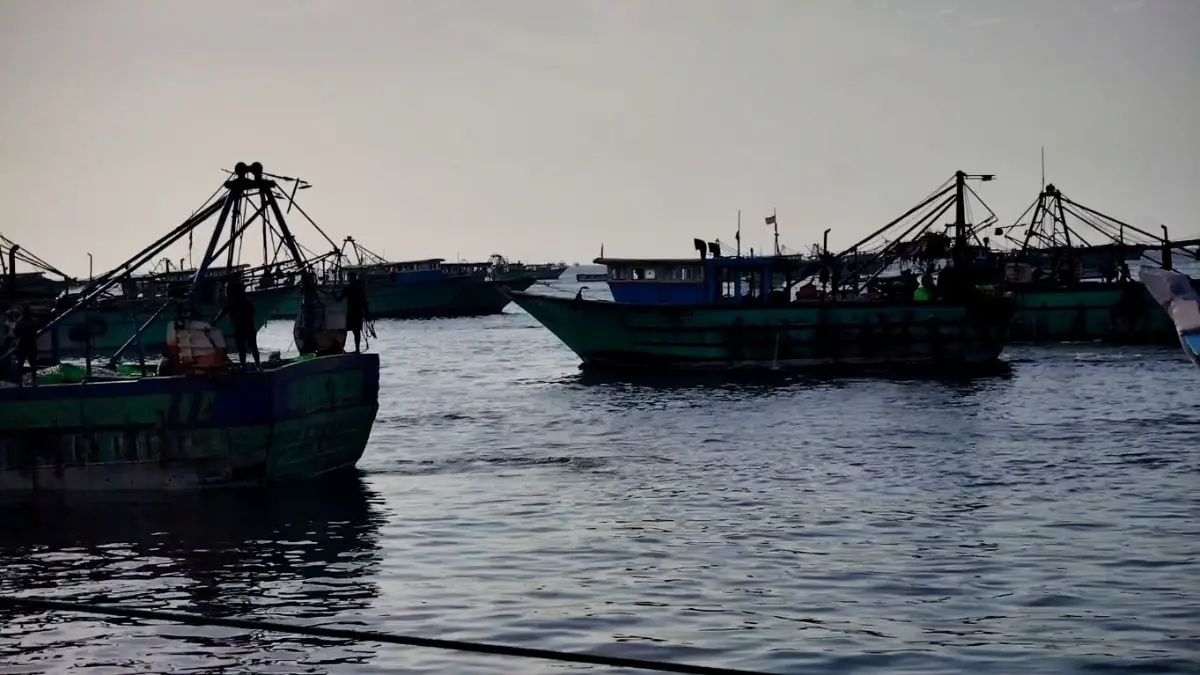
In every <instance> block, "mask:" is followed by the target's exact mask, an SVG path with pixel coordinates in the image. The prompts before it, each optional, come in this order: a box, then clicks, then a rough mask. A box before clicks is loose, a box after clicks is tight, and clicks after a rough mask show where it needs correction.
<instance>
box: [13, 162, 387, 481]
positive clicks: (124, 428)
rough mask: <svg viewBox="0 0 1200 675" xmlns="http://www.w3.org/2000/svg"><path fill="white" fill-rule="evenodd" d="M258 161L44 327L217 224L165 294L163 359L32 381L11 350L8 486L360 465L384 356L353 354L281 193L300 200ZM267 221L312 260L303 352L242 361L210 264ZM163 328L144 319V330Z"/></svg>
mask: <svg viewBox="0 0 1200 675" xmlns="http://www.w3.org/2000/svg"><path fill="white" fill-rule="evenodd" d="M273 178H274V177H273V176H270V175H269V174H265V173H264V172H263V171H262V167H261V165H259V164H258V163H257V162H256V163H254V164H251V165H246V164H243V163H240V162H239V163H238V165H237V166H236V167H235V170H234V172H233V175H232V176H231V177H230V179H229V180H228V181H226V183H225V184H224V189H223V190H222V191H221V192H219V193H218V194H217V195H214V197H213V199H212V200H210V202H208V203H207V204H206V205H205V206H203V207H202V208H201V209H200V210H199V211H197V212H196V214H195V215H194V216H193V217H191V218H189V219H188V220H187V221H185V222H184V223H183V224H182V225H181V226H180V227H178V228H176V229H175V230H173V231H172V232H171V233H168V234H167V235H166V236H164V237H163V238H162V239H160V240H159V241H158V242H156V243H155V244H154V245H152V246H151V247H150V248H148V249H146V250H144V251H142V252H141V253H139V254H138V255H137V256H134V257H133V258H131V259H130V260H129V261H127V262H126V263H125V264H124V265H122V266H120V267H119V268H117V269H116V270H114V271H113V273H111V274H109V275H106V278H105V279H103V280H102V281H98V282H96V283H94V284H92V285H90V286H89V287H88V288H87V289H86V290H85V291H84V293H83V294H82V297H81V299H80V300H79V302H78V303H76V304H75V305H73V306H72V307H70V308H68V309H66V310H64V311H62V312H60V313H59V314H57V315H56V316H55V317H53V318H52V319H51V321H50V322H49V323H48V324H47V325H45V326H44V327H42V328H41V332H42V333H43V334H44V333H46V332H49V331H52V330H53V329H54V328H55V326H56V325H57V324H59V323H61V322H64V321H67V320H69V319H70V317H71V316H73V315H75V314H77V313H80V312H83V311H85V309H86V308H87V307H88V306H89V305H90V303H91V302H93V301H95V300H96V299H97V298H99V297H101V296H102V295H103V294H104V293H105V292H106V291H108V290H109V289H111V288H112V287H113V286H115V285H116V284H118V283H120V282H121V281H122V280H123V279H126V278H128V277H129V276H130V274H131V273H132V271H133V270H136V269H137V268H139V267H141V266H142V265H144V264H145V263H146V262H147V261H149V260H152V259H155V258H156V257H157V256H158V255H159V254H160V253H161V252H162V251H163V250H165V249H166V248H167V247H169V246H170V245H171V244H173V243H174V242H176V241H178V240H179V239H180V238H181V237H183V236H186V235H188V234H189V233H191V232H193V231H194V230H196V229H197V228H198V227H199V226H200V225H201V224H203V223H204V222H206V221H208V220H210V219H212V218H213V217H214V216H215V217H216V224H215V227H214V229H213V232H212V235H211V238H210V239H209V242H208V246H207V249H206V252H205V255H204V257H203V259H202V262H201V263H200V264H199V265H198V266H197V269H196V271H195V274H194V276H193V280H192V284H191V287H190V288H189V289H187V292H186V293H185V294H183V295H182V296H180V297H171V298H169V299H167V301H166V303H165V304H164V311H163V312H162V315H165V316H168V317H170V323H169V324H168V327H167V330H166V331H165V332H166V335H165V340H164V342H165V353H164V356H163V358H162V359H161V360H160V361H159V363H158V365H157V366H156V367H155V366H149V367H147V366H146V365H145V364H138V365H124V364H117V363H115V362H109V363H108V364H106V366H105V367H99V366H96V365H95V364H93V363H92V362H91V361H90V360H88V361H87V362H85V364H84V366H83V367H82V368H79V367H75V368H67V367H63V368H62V369H60V370H59V371H58V372H57V373H51V374H49V375H45V376H39V377H38V378H36V379H34V378H33V377H29V376H26V377H25V378H22V377H21V375H20V373H15V372H13V369H12V367H13V360H12V358H11V357H12V355H13V350H11V349H10V350H8V351H7V353H6V354H5V359H4V361H3V365H4V366H5V368H6V369H7V371H8V372H7V376H8V377H7V378H6V382H5V383H4V384H3V385H0V492H20V493H28V492H55V491H92V490H163V489H188V488H202V487H216V486H263V485H266V484H271V483H275V482H280V481H290V480H298V479H305V478H311V477H314V476H318V475H323V474H327V473H331V472H336V471H342V470H348V469H352V468H353V467H354V466H355V464H356V463H357V461H358V459H359V458H360V457H361V455H362V453H363V450H364V448H365V447H366V443H367V440H368V438H369V436H370V433H371V428H372V425H373V423H374V419H375V414H376V411H377V410H378V390H379V359H378V356H376V355H374V354H358V353H354V354H347V353H344V344H345V337H346V335H345V330H344V323H343V322H342V317H340V316H339V314H338V312H337V311H336V309H335V308H332V307H331V306H328V305H324V304H323V303H322V302H321V300H320V298H319V289H318V288H317V285H316V283H315V275H314V274H312V273H311V272H309V271H308V270H307V269H306V265H305V263H304V256H303V254H302V253H301V250H300V248H299V246H298V244H297V243H296V241H295V239H294V237H293V236H292V234H291V232H290V230H289V229H288V226H287V224H286V221H285V220H284V215H283V211H282V209H281V208H280V205H279V200H281V199H288V200H289V201H290V197H289V196H288V194H287V193H286V192H283V191H282V190H280V189H279V187H278V185H277V183H276V182H275V180H273ZM255 221H261V223H262V224H263V225H264V226H269V227H271V228H274V229H276V230H277V231H278V232H279V233H280V238H281V240H282V243H283V247H284V248H285V249H286V251H287V253H288V254H289V257H290V258H291V259H292V260H293V261H294V262H295V263H296V265H297V268H298V269H300V270H302V271H303V273H302V274H301V290H302V293H303V298H304V301H303V303H302V311H301V317H300V318H299V319H298V320H297V322H296V326H295V337H296V344H297V346H298V347H299V351H300V356H298V357H296V358H291V359H268V360H267V362H266V363H264V364H263V365H262V366H261V367H255V366H248V365H239V364H234V363H232V362H231V361H230V360H229V357H228V355H227V352H226V347H225V335H224V334H223V332H222V331H221V330H220V329H218V328H216V327H215V326H213V325H212V324H211V323H210V320H211V316H210V315H208V314H207V312H206V311H199V310H198V309H197V308H198V307H200V305H199V304H198V301H199V300H200V299H201V297H202V296H203V294H204V293H206V292H207V289H210V288H211V283H212V277H211V276H210V274H209V272H210V270H211V269H212V267H213V263H214V262H215V261H216V260H217V256H218V255H219V253H220V251H221V250H223V247H222V245H221V242H222V240H223V239H224V238H226V237H227V240H226V246H229V245H232V243H233V242H235V241H237V240H238V239H239V238H240V237H241V235H242V233H243V232H244V231H245V229H246V227H247V226H249V225H250V224H252V223H254V222H255ZM152 329H154V325H153V323H152V322H147V323H144V324H143V325H142V327H141V329H140V330H139V332H138V334H135V336H133V339H131V341H130V342H131V343H132V342H135V341H137V340H138V339H139V338H140V336H141V333H142V332H144V331H147V330H152Z"/></svg>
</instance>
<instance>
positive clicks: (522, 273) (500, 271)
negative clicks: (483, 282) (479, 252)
mask: <svg viewBox="0 0 1200 675" xmlns="http://www.w3.org/2000/svg"><path fill="white" fill-rule="evenodd" d="M489 260H490V262H491V263H492V267H493V276H494V277H495V279H496V280H497V281H507V280H513V279H532V280H534V281H554V280H555V279H557V278H559V277H561V276H562V273H563V272H565V271H566V269H567V264H566V263H562V262H558V263H537V264H527V263H523V262H521V261H519V260H518V261H517V262H509V260H508V259H507V258H505V257H504V256H502V255H500V254H499V253H493V254H492V256H491V258H489Z"/></svg>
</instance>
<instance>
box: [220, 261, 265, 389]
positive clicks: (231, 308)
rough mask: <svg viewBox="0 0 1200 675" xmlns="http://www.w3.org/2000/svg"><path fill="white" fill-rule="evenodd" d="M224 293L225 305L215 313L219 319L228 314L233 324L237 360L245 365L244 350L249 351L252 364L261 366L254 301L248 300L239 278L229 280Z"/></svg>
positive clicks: (257, 366) (248, 297)
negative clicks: (252, 360)
mask: <svg viewBox="0 0 1200 675" xmlns="http://www.w3.org/2000/svg"><path fill="white" fill-rule="evenodd" d="M226 295H227V298H226V300H225V307H224V308H222V309H221V312H220V313H219V314H217V319H216V320H217V321H220V320H221V317H222V316H225V315H226V314H228V315H229V322H230V323H231V324H233V341H234V343H235V344H236V345H237V351H238V360H239V361H241V364H242V365H243V366H245V365H246V352H247V351H249V352H250V356H252V357H253V358H254V366H255V367H256V368H262V364H261V363H260V361H259V354H258V329H257V328H256V327H255V325H254V303H252V302H250V296H249V295H247V294H246V287H245V286H243V285H242V282H241V280H240V279H234V280H233V281H230V282H229V285H228V287H227V290H226Z"/></svg>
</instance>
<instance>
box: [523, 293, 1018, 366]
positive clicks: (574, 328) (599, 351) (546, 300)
mask: <svg viewBox="0 0 1200 675" xmlns="http://www.w3.org/2000/svg"><path fill="white" fill-rule="evenodd" d="M512 297H513V300H514V301H515V302H516V303H517V304H518V305H519V306H520V307H521V308H523V309H524V310H525V311H527V312H529V313H530V314H531V315H532V316H533V317H534V318H535V319H536V320H538V321H539V322H540V323H541V324H542V325H543V326H545V327H546V328H547V329H549V330H550V332H552V333H554V335H555V336H557V337H558V338H559V339H560V340H562V342H563V343H564V344H566V345H567V347H569V348H570V349H571V350H572V351H573V352H575V353H576V354H577V355H578V356H579V357H580V359H581V360H582V361H583V365H584V366H585V367H589V366H590V367H597V368H612V369H623V368H645V369H664V370H673V369H699V368H713V369H729V368H740V367H781V368H790V367H797V368H799V367H826V366H839V365H841V366H866V367H871V366H881V367H897V366H937V365H951V364H964V365H988V364H994V363H995V362H996V361H997V359H998V357H999V356H1000V352H1001V351H1002V350H1003V348H1004V345H1005V343H1006V342H1007V339H1008V326H1009V324H1010V319H1011V302H1010V301H1008V300H1006V299H1001V298H989V299H986V301H984V302H985V303H986V306H985V305H980V306H977V307H976V308H974V309H968V308H966V307H963V306H960V305H945V304H940V303H905V304H896V303H876V302H861V303H860V302H842V303H811V304H793V305H786V306H779V307H770V306H745V305H742V306H734V305H726V306H693V307H682V306H661V305H659V306H654V305H637V304H622V303H614V302H602V301H594V300H571V299H565V298H559V297H551V296H542V295H534V294H529V293H513V294H512Z"/></svg>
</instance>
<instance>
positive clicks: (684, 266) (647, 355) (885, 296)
mask: <svg viewBox="0 0 1200 675" xmlns="http://www.w3.org/2000/svg"><path fill="white" fill-rule="evenodd" d="M991 178H992V176H990V175H986V176H985V175H970V174H966V173H964V172H961V171H960V172H957V173H956V174H955V176H954V177H953V178H952V179H951V180H950V181H947V182H946V183H945V184H943V187H942V188H940V189H939V190H937V191H935V192H934V193H933V194H932V195H931V196H930V197H928V198H926V199H925V200H924V201H922V202H921V203H920V204H918V205H917V206H915V207H913V208H912V209H910V210H909V211H908V212H906V213H905V214H904V215H902V216H901V217H899V218H897V219H896V220H893V221H892V222H891V223H889V224H887V225H885V226H884V227H883V228H881V229H879V230H878V231H877V232H875V233H873V234H872V235H871V236H869V237H867V238H866V239H864V240H863V241H861V242H858V243H857V244H855V245H854V246H852V247H850V248H849V249H847V250H846V251H844V252H842V253H839V254H836V255H834V254H830V253H829V252H828V247H827V245H826V247H825V250H824V251H823V255H822V256H820V257H819V258H817V259H815V260H814V259H813V258H811V257H806V256H800V255H772V256H750V257H743V256H741V255H740V251H739V252H737V254H736V255H734V256H732V257H728V256H725V255H722V252H721V247H720V245H719V244H718V243H717V242H705V241H703V240H700V239H697V240H695V241H694V242H693V243H694V245H695V248H696V250H697V252H698V254H699V256H698V257H697V258H691V259H617V258H601V259H597V260H596V262H597V263H598V264H604V265H607V266H608V269H609V279H610V283H609V286H610V288H611V290H612V292H613V297H614V301H612V302H608V301H603V300H591V299H584V298H583V297H582V293H580V294H577V295H576V296H575V297H574V298H573V299H572V298H566V297H554V296H549V295H535V294H530V293H521V292H513V293H511V295H512V297H513V299H514V301H515V302H516V303H517V304H518V305H519V306H520V307H521V308H522V309H524V310H525V311H527V312H528V313H529V314H530V315H532V316H533V317H534V319H536V320H537V321H538V322H540V323H541V324H542V325H543V326H545V327H546V328H547V329H548V330H550V332H552V333H554V335H555V336H557V337H558V338H559V339H560V340H561V341H562V342H563V343H564V344H566V346H567V347H569V348H570V349H571V350H572V351H573V352H575V354H577V355H578V356H579V358H580V359H581V360H582V366H583V367H585V368H595V369H613V370H620V369H655V370H658V369H662V370H675V369H705V368H708V369H734V368H764V367H765V368H792V367H795V368H804V367H830V366H832V367H838V366H849V367H867V368H887V369H890V368H906V367H933V368H952V369H957V370H962V369H964V368H969V367H974V366H979V367H985V368H986V367H987V366H992V365H995V364H997V363H998V359H999V356H1000V353H1001V351H1002V350H1003V348H1004V345H1005V343H1006V342H1007V338H1008V327H1009V324H1010V320H1011V316H1012V303H1011V300H1010V299H1008V298H1006V297H1003V296H1001V295H997V294H996V293H995V292H991V291H987V290H981V289H979V288H977V284H976V283H975V279H974V277H975V276H976V274H977V270H976V268H975V267H974V258H973V256H974V253H975V252H977V251H978V250H981V249H984V248H986V245H984V246H972V245H971V242H970V240H969V237H970V234H971V232H972V231H973V230H972V228H971V226H970V225H968V223H967V222H966V205H967V194H968V190H969V188H968V187H967V181H968V180H991ZM950 209H954V213H955V221H954V223H953V224H952V225H950V226H947V229H948V230H950V232H949V234H947V233H945V232H937V231H936V230H935V229H934V224H935V223H936V222H937V220H938V219H939V218H941V217H942V215H943V214H945V213H946V212H947V211H949V210H950ZM917 214H921V215H919V216H918V215H917ZM914 220H915V222H913V221H914ZM897 229H899V231H900V233H901V236H899V237H897V238H895V239H894V240H892V241H890V242H887V243H886V244H885V245H884V246H882V248H880V249H879V250H878V251H876V252H874V253H873V254H872V255H870V256H862V255H860V253H861V251H863V250H865V249H866V248H868V247H869V246H871V245H872V243H873V242H875V241H877V240H879V238H881V237H884V236H885V235H886V234H888V233H890V232H893V231H895V230H897ZM909 237H911V238H909ZM738 240H739V241H740V229H739V236H738ZM708 254H711V255H708ZM946 257H949V258H950V259H951V262H950V264H949V265H948V266H947V267H946V268H945V269H944V270H943V271H942V273H941V275H940V277H939V278H938V279H937V281H936V282H935V281H934V280H933V279H932V277H931V276H928V277H927V278H926V279H925V281H924V284H923V285H922V286H919V287H917V288H916V289H915V290H914V289H913V288H909V287H897V286H895V285H891V284H888V285H880V284H879V283H878V279H877V277H878V276H879V274H880V271H882V270H884V269H887V268H889V267H893V266H894V265H895V264H896V263H898V262H900V261H902V260H903V259H908V260H911V261H914V262H917V263H924V264H928V263H929V261H932V260H935V259H941V258H946ZM867 269H875V270H877V271H876V272H874V273H873V274H864V272H863V271H864V270H867ZM814 275H815V277H816V279H817V280H819V282H820V288H818V287H817V282H816V281H814V280H813V278H814ZM805 282H806V283H805ZM897 289H898V291H897Z"/></svg>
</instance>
